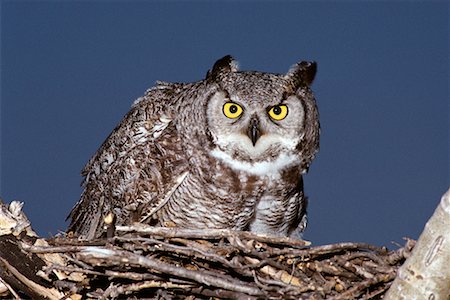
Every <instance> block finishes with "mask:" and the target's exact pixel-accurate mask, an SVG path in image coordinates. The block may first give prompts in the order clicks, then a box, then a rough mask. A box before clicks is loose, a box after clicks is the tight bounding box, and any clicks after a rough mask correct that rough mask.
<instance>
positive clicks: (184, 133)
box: [68, 55, 320, 239]
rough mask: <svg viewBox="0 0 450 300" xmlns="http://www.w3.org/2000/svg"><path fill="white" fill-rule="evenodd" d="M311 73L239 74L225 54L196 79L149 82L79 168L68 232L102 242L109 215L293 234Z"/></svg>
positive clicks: (315, 140) (303, 66)
mask: <svg viewBox="0 0 450 300" xmlns="http://www.w3.org/2000/svg"><path fill="white" fill-rule="evenodd" d="M316 69H317V67H316V63H315V62H304V61H302V62H299V63H297V64H295V65H294V66H292V67H291V69H290V70H289V71H288V72H287V73H286V74H272V73H263V72H254V71H239V70H238V67H237V63H236V61H235V60H234V59H233V58H232V57H231V56H229V55H228V56H225V57H223V58H221V59H219V60H218V61H217V62H216V63H215V64H214V65H213V67H212V68H211V69H210V70H209V71H208V72H207V74H206V78H205V79H203V80H201V81H198V82H194V83H167V82H157V85H156V86H155V87H153V88H151V89H149V90H147V91H146V93H145V95H144V96H143V97H141V98H138V99H137V100H136V101H135V102H134V104H133V105H132V108H131V110H130V111H129V112H128V114H126V116H125V117H124V118H123V120H122V121H121V123H120V124H119V125H118V126H117V127H116V128H115V129H114V130H113V132H112V133H111V134H110V135H109V137H108V138H107V139H106V141H105V142H104V143H103V145H102V146H101V147H100V149H99V150H98V151H97V153H96V154H95V155H94V156H93V157H92V158H91V159H90V161H89V162H88V163H87V165H86V166H85V168H84V169H83V171H82V176H84V181H83V183H82V185H83V188H84V190H83V192H82V195H81V199H80V200H79V201H78V203H77V204H76V205H75V206H74V208H73V209H72V211H71V213H70V215H69V217H68V218H70V219H71V222H70V225H69V228H68V231H69V232H73V233H74V234H75V235H77V236H79V237H80V238H83V239H93V238H98V237H101V236H102V234H103V233H104V228H105V224H104V222H105V221H104V218H105V216H106V215H108V214H110V213H113V214H114V215H115V217H116V224H118V225H128V224H132V223H134V222H140V223H145V224H149V225H152V226H174V227H180V228H192V229H194V228H195V229H207V228H216V229H231V230H248V231H251V232H255V233H261V234H267V235H278V236H291V237H298V236H299V234H301V232H302V231H303V230H304V228H305V226H306V207H307V198H306V197H305V195H304V192H303V178H302V176H303V174H304V173H306V172H307V171H308V168H309V165H310V163H311V161H312V160H313V158H314V156H315V155H316V153H317V151H318V149H319V131H320V129H319V118H318V110H317V106H316V101H315V98H314V95H313V93H312V91H311V88H310V85H311V83H312V81H313V79H314V77H315V74H316Z"/></svg>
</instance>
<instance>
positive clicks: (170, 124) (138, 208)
mask: <svg viewBox="0 0 450 300" xmlns="http://www.w3.org/2000/svg"><path fill="white" fill-rule="evenodd" d="M180 88H181V86H180V85H179V84H167V83H160V84H159V85H158V86H157V87H155V88H153V89H150V90H149V91H147V93H146V94H145V96H144V97H142V98H140V99H138V100H137V101H136V102H135V104H134V105H133V107H132V109H131V110H130V112H129V113H128V114H127V115H126V116H125V117H124V119H123V120H122V121H121V123H120V124H119V125H118V126H117V127H116V128H115V129H114V130H113V132H112V133H111V134H110V135H109V137H108V138H107V139H106V141H105V142H104V143H103V145H102V146H101V147H100V149H99V150H98V151H97V153H96V154H95V155H94V156H93V157H92V158H91V159H90V161H89V162H88V163H87V165H86V166H85V168H84V169H83V171H82V175H83V176H84V181H83V184H82V185H83V187H84V191H83V193H82V195H81V199H80V200H79V201H78V203H77V204H76V205H75V206H74V208H73V209H72V212H71V213H70V215H69V218H70V219H71V223H70V225H69V228H68V231H73V232H74V233H75V234H77V235H79V236H81V237H83V238H87V239H92V238H95V237H98V236H99V235H100V233H101V232H102V230H103V226H104V221H103V218H104V217H105V216H106V215H107V214H108V213H109V212H113V213H114V214H115V216H116V217H117V223H118V224H124V223H131V222H133V221H140V220H141V219H142V218H148V217H150V216H151V215H152V214H153V213H155V212H156V211H157V210H158V209H159V208H161V207H162V206H163V205H164V204H165V202H166V201H167V200H168V199H169V197H170V194H171V193H173V192H174V191H175V189H176V188H177V187H178V186H179V185H180V184H181V182H182V181H183V180H184V178H185V177H186V176H187V170H188V162H187V160H186V159H185V156H184V153H183V150H182V147H181V143H180V137H179V135H178V133H177V130H176V126H175V122H176V112H175V111H174V110H173V105H172V104H173V102H174V101H176V100H175V99H176V98H177V96H176V95H177V93H178V91H179V90H180ZM143 215H144V216H143Z"/></svg>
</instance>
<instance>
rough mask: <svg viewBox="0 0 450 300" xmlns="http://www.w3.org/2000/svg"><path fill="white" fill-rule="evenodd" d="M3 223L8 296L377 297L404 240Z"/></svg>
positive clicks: (0, 274)
mask: <svg viewBox="0 0 450 300" xmlns="http://www.w3.org/2000/svg"><path fill="white" fill-rule="evenodd" d="M8 224H9V223H8ZM10 231H11V232H10V233H8V232H7V230H6V229H5V230H4V231H3V232H4V234H3V235H1V236H0V293H3V294H0V297H1V296H2V295H3V296H7V297H9V298H16V299H19V298H30V297H31V298H48V299H118V298H121V299H123V298H134V299H141V298H147V299H148V298H150V299H185V298H187V299H211V298H215V299H217V298H218V299H224V298H225V299H335V300H338V299H346V300H347V299H382V297H383V295H384V293H385V292H386V290H387V289H388V288H389V287H390V285H391V283H392V281H393V279H394V278H395V276H396V274H397V270H398V268H399V267H400V266H401V264H402V263H403V262H404V260H405V258H406V257H408V255H409V253H410V252H411V249H412V248H413V246H414V241H412V240H408V241H407V242H406V245H405V246H404V247H402V248H400V249H397V250H394V251H389V250H387V249H386V248H383V247H376V246H372V245H368V244H364V243H338V244H333V245H324V246H310V245H309V243H308V242H305V241H301V240H293V239H288V238H280V237H273V236H262V235H255V234H252V233H250V232H235V231H229V230H188V229H178V228H161V227H150V226H145V225H142V224H136V225H133V226H117V227H116V228H115V230H114V232H112V233H111V232H109V233H108V236H111V237H109V238H105V239H99V240H94V241H80V240H77V239H74V238H71V237H68V236H60V237H54V238H49V239H40V238H39V237H37V236H33V235H30V234H27V233H26V231H23V234H17V230H15V229H14V228H12V229H11V230H10ZM13 232H14V234H13ZM28 232H31V231H28Z"/></svg>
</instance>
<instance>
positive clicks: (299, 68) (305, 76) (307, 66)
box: [286, 61, 317, 86]
mask: <svg viewBox="0 0 450 300" xmlns="http://www.w3.org/2000/svg"><path fill="white" fill-rule="evenodd" d="M316 72H317V63H316V62H315V61H302V62H299V63H296V64H295V65H293V66H292V67H291V68H290V69H289V71H288V72H287V74H286V77H287V78H291V80H292V81H293V82H294V85H296V86H299V85H301V84H306V85H308V86H310V85H311V83H312V82H313V80H314V77H315V76H316Z"/></svg>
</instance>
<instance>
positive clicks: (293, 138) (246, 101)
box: [207, 61, 318, 163]
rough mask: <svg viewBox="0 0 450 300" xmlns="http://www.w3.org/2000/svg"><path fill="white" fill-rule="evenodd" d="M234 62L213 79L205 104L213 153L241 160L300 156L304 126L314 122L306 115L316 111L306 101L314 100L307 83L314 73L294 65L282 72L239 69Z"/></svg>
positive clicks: (267, 159) (252, 160) (250, 160)
mask: <svg viewBox="0 0 450 300" xmlns="http://www.w3.org/2000/svg"><path fill="white" fill-rule="evenodd" d="M219 62H220V61H219ZM219 62H217V63H216V65H217V64H218V63H219ZM232 64H233V62H232V61H231V63H230V64H229V66H230V67H229V68H228V69H226V68H225V70H223V69H222V70H220V71H219V74H217V75H216V77H215V78H214V80H215V82H217V83H218V89H217V91H216V92H215V93H214V94H213V95H212V96H211V97H210V100H209V102H208V105H207V121H208V128H209V131H210V134H211V136H212V138H213V141H214V143H215V147H216V148H215V149H214V150H213V155H215V156H217V157H220V158H222V159H225V160H233V161H234V162H239V161H242V162H243V163H255V162H262V161H267V162H273V161H277V160H283V163H287V161H289V160H298V156H299V154H301V153H300V152H301V149H300V148H301V146H302V141H304V139H305V135H306V134H307V133H308V132H307V131H308V130H307V129H306V127H307V126H311V125H313V126H314V124H309V123H310V122H309V119H310V118H307V114H308V113H313V114H314V113H315V114H317V111H309V110H310V107H309V106H310V105H308V103H305V100H306V101H310V102H311V101H313V100H314V98H313V96H312V93H311V91H310V90H309V87H308V86H309V84H310V83H311V81H312V78H313V76H314V75H312V76H311V74H306V75H308V76H309V77H308V76H306V75H305V72H306V71H305V70H303V69H302V70H301V71H302V72H301V74H298V73H299V72H300V71H299V70H298V68H297V69H293V70H291V71H290V72H288V74H286V75H276V74H269V73H258V72H238V71H237V70H236V69H233V67H234V66H233V65H232ZM216 65H215V67H216ZM299 66H300V65H297V67H299ZM302 66H305V65H302ZM308 66H309V65H308ZM222 68H223V66H222ZM313 68H314V70H312V72H314V73H315V65H313ZM216 72H217V70H216ZM211 73H212V75H211V74H210V76H213V75H214V68H213V70H212V71H211ZM300 75H301V76H300ZM299 77H300V78H299ZM313 106H314V108H315V105H313ZM316 126H317V128H316V129H317V132H318V123H317V124H316ZM315 151H316V150H315Z"/></svg>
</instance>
